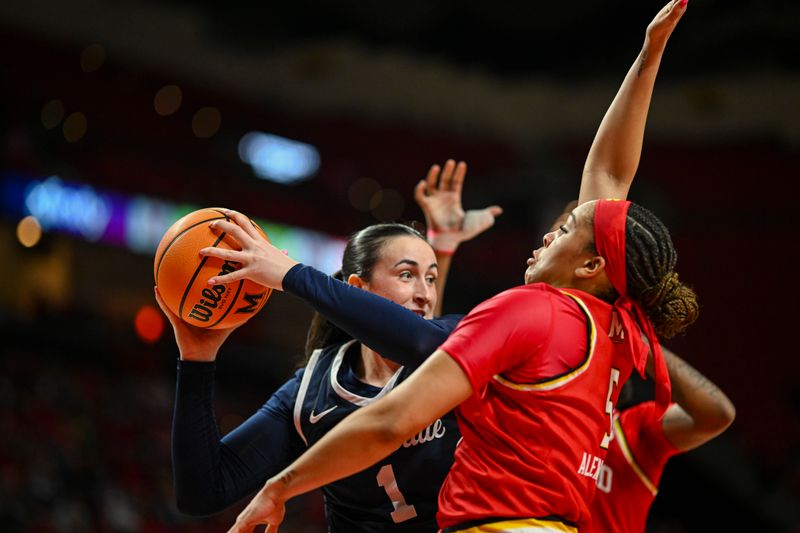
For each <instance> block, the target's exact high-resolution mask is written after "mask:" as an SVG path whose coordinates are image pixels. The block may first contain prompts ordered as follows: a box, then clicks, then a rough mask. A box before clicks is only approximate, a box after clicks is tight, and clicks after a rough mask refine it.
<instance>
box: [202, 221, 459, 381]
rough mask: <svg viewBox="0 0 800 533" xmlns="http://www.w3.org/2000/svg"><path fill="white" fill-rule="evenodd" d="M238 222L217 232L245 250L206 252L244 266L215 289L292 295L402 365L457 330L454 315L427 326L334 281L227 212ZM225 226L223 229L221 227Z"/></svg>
mask: <svg viewBox="0 0 800 533" xmlns="http://www.w3.org/2000/svg"><path fill="white" fill-rule="evenodd" d="M227 213H228V215H229V216H230V217H231V218H232V219H233V221H235V222H236V223H235V224H234V223H233V222H222V221H217V222H218V223H217V224H215V226H214V227H215V230H219V231H224V232H226V233H228V234H229V235H231V236H232V237H233V238H234V239H235V240H236V242H237V243H238V244H239V246H240V247H241V250H223V249H220V248H204V249H203V250H201V253H203V254H205V255H208V256H212V257H219V258H221V259H224V260H231V261H235V262H237V263H240V264H241V267H240V268H239V269H238V270H235V271H234V272H231V273H229V274H226V275H224V276H218V277H216V278H215V279H214V283H231V282H233V281H236V280H238V279H241V278H247V279H251V280H253V281H255V282H256V283H260V284H262V285H265V286H267V287H271V288H273V289H278V290H287V291H289V292H291V293H293V294H295V295H296V296H298V297H300V298H302V299H303V300H305V301H306V302H308V303H309V304H310V305H311V306H312V307H313V308H314V309H315V310H316V311H318V312H319V313H320V314H322V315H324V316H325V317H326V318H328V320H330V321H331V322H332V323H334V324H335V325H336V326H337V327H339V328H340V329H342V330H343V331H345V332H346V333H347V334H348V335H350V336H351V337H353V338H355V339H358V340H359V341H360V342H361V343H363V344H365V345H366V346H369V347H370V348H372V349H373V350H375V351H376V352H378V353H379V354H381V355H382V356H383V357H386V358H388V359H391V360H393V361H395V362H397V363H399V364H401V365H408V366H419V365H420V364H421V363H422V361H424V360H425V359H426V358H427V357H428V356H429V355H430V354H431V353H433V351H434V350H435V349H436V348H437V347H439V345H440V344H441V343H443V342H444V341H445V339H447V336H448V335H449V334H450V332H451V331H452V330H453V328H455V325H456V323H457V321H458V318H460V317H457V316H455V315H451V316H448V317H444V318H442V319H441V320H426V319H424V318H422V317H420V316H417V315H416V314H414V313H413V312H411V311H410V310H408V309H405V308H404V307H402V306H400V305H397V304H395V303H394V302H392V301H390V300H387V299H386V298H383V297H381V296H378V295H377V294H373V293H370V292H367V291H364V290H361V289H359V288H357V287H354V286H352V285H349V284H347V283H344V282H342V281H340V280H337V279H334V278H332V277H331V276H328V275H327V274H324V273H323V272H320V271H318V270H316V269H314V268H312V267H310V266H307V265H303V264H300V263H298V262H297V261H295V260H294V259H292V258H291V257H289V256H287V255H286V254H284V253H283V252H281V251H280V250H278V249H277V248H275V247H274V246H273V245H272V244H270V243H269V242H268V241H267V240H266V239H265V238H264V237H263V236H262V235H261V234H260V233H258V232H257V231H255V230H254V229H253V228H252V226H250V225H249V224H248V223H247V218H246V217H244V216H243V215H242V214H241V213H237V212H235V211H228V212H227ZM220 222H221V223H220Z"/></svg>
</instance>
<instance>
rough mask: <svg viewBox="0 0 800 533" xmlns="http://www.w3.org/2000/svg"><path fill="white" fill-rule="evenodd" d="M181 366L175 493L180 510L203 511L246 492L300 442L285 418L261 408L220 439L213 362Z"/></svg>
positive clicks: (223, 505) (174, 455)
mask: <svg viewBox="0 0 800 533" xmlns="http://www.w3.org/2000/svg"><path fill="white" fill-rule="evenodd" d="M180 365H181V366H180V368H179V371H178V382H177V390H176V398H175V411H174V416H173V422H172V464H173V474H174V478H175V497H176V502H177V506H178V509H180V510H181V511H182V512H184V513H187V514H191V515H208V514H212V513H215V512H218V511H221V510H222V509H225V508H226V507H228V506H229V505H231V504H233V503H235V502H236V501H238V500H240V499H241V498H243V497H245V496H246V495H248V494H251V493H252V492H253V491H254V490H256V489H257V488H258V487H259V486H260V485H261V484H262V483H263V482H264V480H265V479H267V478H268V477H270V476H272V475H274V474H275V473H276V472H277V471H279V470H280V469H281V468H283V467H284V466H285V465H286V464H287V463H288V462H289V461H290V460H291V458H293V457H297V455H299V450H298V449H297V447H298V445H299V443H296V442H295V441H297V438H294V440H293V437H294V433H293V431H294V430H293V428H292V426H291V424H290V423H289V422H288V421H287V420H286V418H287V417H276V416H274V415H271V414H270V413H268V412H267V411H266V410H265V409H264V408H262V410H260V411H259V412H258V413H256V414H254V415H253V416H252V417H250V418H249V419H248V420H247V421H246V422H244V423H243V424H242V425H240V426H239V427H237V428H236V429H235V430H234V431H232V432H231V433H229V434H228V435H226V436H225V437H224V438H220V433H219V430H218V427H217V422H216V418H215V416H214V396H213V393H214V365H213V364H197V363H188V364H187V363H180ZM274 399H275V397H273V398H271V400H270V401H271V402H272V401H274Z"/></svg>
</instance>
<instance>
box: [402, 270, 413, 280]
mask: <svg viewBox="0 0 800 533" xmlns="http://www.w3.org/2000/svg"><path fill="white" fill-rule="evenodd" d="M400 279H414V276H413V275H412V274H411V271H410V270H403V271H402V272H400Z"/></svg>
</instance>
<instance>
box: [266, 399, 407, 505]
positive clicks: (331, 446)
mask: <svg viewBox="0 0 800 533" xmlns="http://www.w3.org/2000/svg"><path fill="white" fill-rule="evenodd" d="M392 416H394V415H392ZM417 431H418V430H417ZM411 434H413V431H410V432H409V434H408V435H404V434H402V433H401V432H398V431H397V426H396V425H395V424H393V422H392V420H391V419H390V418H387V415H386V414H385V413H384V412H383V410H382V409H381V407H380V406H378V407H377V408H375V407H374V405H373V406H370V407H368V408H364V409H360V410H358V411H357V412H355V413H353V414H352V415H350V416H349V417H348V418H347V420H346V421H345V422H342V423H340V424H339V425H337V426H336V427H335V428H334V429H332V430H331V431H330V432H329V433H328V434H327V435H325V437H324V438H322V439H321V440H320V441H319V442H318V443H316V444H315V445H314V446H312V447H311V448H310V450H309V451H308V452H306V453H305V454H303V455H302V456H300V458H299V459H298V460H297V461H295V462H294V463H292V464H291V465H289V466H288V467H287V468H286V469H284V470H283V471H282V472H281V473H279V474H278V475H277V476H276V478H277V479H279V480H281V481H282V482H283V483H285V484H286V490H287V493H286V498H287V499H288V498H291V497H294V496H297V495H299V494H303V493H305V492H308V491H311V490H313V489H316V488H318V487H321V486H323V485H327V484H328V483H331V482H333V481H336V480H338V479H342V478H345V477H348V476H350V475H353V474H355V473H357V472H360V471H361V470H364V469H365V468H367V467H369V466H371V465H373V464H375V463H377V462H378V461H380V460H381V459H383V458H384V457H386V456H388V455H390V454H391V453H392V452H393V451H394V450H396V449H398V448H399V447H400V446H402V444H403V442H404V441H405V439H406V438H408V437H409V436H410V435H411ZM332 457H335V458H336V459H335V460H331V458H332Z"/></svg>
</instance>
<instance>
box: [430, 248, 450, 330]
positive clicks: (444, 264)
mask: <svg viewBox="0 0 800 533" xmlns="http://www.w3.org/2000/svg"><path fill="white" fill-rule="evenodd" d="M434 252H435V253H436V265H437V270H438V271H439V275H438V277H437V278H436V297H437V299H436V309H434V310H433V316H442V309H444V290H445V286H446V285H447V276H448V275H449V274H450V265H451V264H452V263H453V254H452V253H450V252H439V251H436V250H434Z"/></svg>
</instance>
